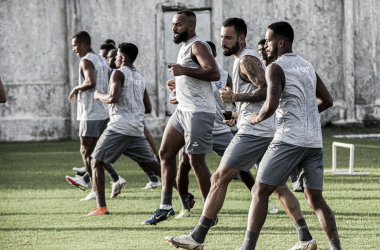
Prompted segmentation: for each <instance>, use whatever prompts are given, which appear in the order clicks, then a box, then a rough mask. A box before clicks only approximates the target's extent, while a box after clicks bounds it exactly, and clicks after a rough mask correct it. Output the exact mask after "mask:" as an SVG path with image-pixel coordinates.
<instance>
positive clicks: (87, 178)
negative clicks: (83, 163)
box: [82, 173, 90, 184]
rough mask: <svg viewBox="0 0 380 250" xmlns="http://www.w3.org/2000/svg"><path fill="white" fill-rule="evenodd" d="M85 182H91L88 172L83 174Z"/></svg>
mask: <svg viewBox="0 0 380 250" xmlns="http://www.w3.org/2000/svg"><path fill="white" fill-rule="evenodd" d="M82 178H83V180H84V182H86V184H88V183H89V182H90V176H89V175H88V173H85V174H84V175H83V176H82Z"/></svg>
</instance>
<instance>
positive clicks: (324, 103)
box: [315, 72, 334, 113]
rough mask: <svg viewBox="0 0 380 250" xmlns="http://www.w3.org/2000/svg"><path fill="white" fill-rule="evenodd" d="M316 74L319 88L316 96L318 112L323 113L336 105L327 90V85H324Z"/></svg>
mask: <svg viewBox="0 0 380 250" xmlns="http://www.w3.org/2000/svg"><path fill="white" fill-rule="evenodd" d="M315 74H316V75H317V88H316V93H315V95H316V97H317V104H318V111H319V113H321V112H323V111H325V110H326V109H328V108H330V107H332V106H333V104H334V103H333V99H332V97H331V95H330V93H329V91H328V90H327V88H326V85H325V84H324V83H323V81H322V79H321V78H320V77H319V75H318V74H317V72H316V73H315Z"/></svg>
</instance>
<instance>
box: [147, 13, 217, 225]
mask: <svg viewBox="0 0 380 250" xmlns="http://www.w3.org/2000/svg"><path fill="white" fill-rule="evenodd" d="M172 23H173V33H174V39H173V40H174V42H175V43H176V44H179V43H182V47H181V49H180V51H179V54H178V59H177V64H169V65H167V67H168V68H169V71H170V73H172V74H173V76H175V83H176V87H177V88H176V89H177V92H176V93H177V100H178V102H179V104H178V107H177V109H176V110H175V112H174V113H173V115H172V116H171V118H170V120H169V122H168V124H167V125H166V128H165V131H164V135H163V138H162V144H161V149H160V158H161V173H162V175H161V178H162V193H161V204H160V207H159V209H157V211H156V212H155V213H154V214H153V216H152V217H151V218H149V219H147V220H145V221H144V222H143V224H145V225H155V224H157V223H158V222H161V221H164V220H167V219H171V218H173V217H174V216H175V212H174V210H173V207H172V196H173V184H174V181H175V178H176V173H177V166H176V155H177V153H178V152H179V151H180V150H181V149H182V147H183V146H184V145H185V153H187V154H188V156H189V160H190V164H191V167H192V168H193V170H194V173H195V176H196V178H197V181H198V185H199V187H200V189H201V193H202V197H203V199H206V197H207V194H208V192H209V190H210V185H211V183H210V177H211V173H210V170H209V169H208V167H207V165H206V160H205V156H206V155H205V154H206V153H209V152H212V129H213V126H214V117H215V100H214V95H213V91H212V85H211V81H218V80H219V79H220V74H219V69H218V65H217V63H216V61H215V59H214V57H213V56H212V54H211V48H210V46H209V45H208V44H207V43H206V42H204V41H203V40H202V39H201V38H200V37H198V36H197V35H196V32H195V27H196V16H195V14H194V12H192V11H190V10H182V11H179V12H177V13H176V14H175V15H174V17H173V20H172Z"/></svg>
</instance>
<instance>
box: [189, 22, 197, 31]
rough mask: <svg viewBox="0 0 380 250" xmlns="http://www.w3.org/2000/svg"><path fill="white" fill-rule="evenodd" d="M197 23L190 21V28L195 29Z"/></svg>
mask: <svg viewBox="0 0 380 250" xmlns="http://www.w3.org/2000/svg"><path fill="white" fill-rule="evenodd" d="M195 26H196V23H195V22H190V23H189V30H190V31H194V30H195Z"/></svg>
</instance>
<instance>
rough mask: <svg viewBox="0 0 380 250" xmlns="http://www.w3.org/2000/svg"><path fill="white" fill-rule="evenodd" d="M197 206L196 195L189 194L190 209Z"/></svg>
mask: <svg viewBox="0 0 380 250" xmlns="http://www.w3.org/2000/svg"><path fill="white" fill-rule="evenodd" d="M194 204H195V199H194V195H193V194H192V193H189V207H190V208H193V207H194Z"/></svg>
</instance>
